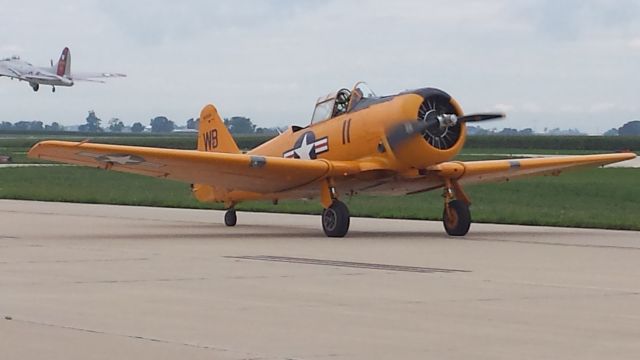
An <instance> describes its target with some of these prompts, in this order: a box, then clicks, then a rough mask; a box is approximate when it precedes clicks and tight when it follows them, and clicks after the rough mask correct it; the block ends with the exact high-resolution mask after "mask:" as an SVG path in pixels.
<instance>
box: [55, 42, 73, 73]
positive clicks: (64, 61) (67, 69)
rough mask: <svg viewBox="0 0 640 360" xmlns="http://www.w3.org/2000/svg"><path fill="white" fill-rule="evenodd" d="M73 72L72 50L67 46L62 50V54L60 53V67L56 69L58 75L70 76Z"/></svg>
mask: <svg viewBox="0 0 640 360" xmlns="http://www.w3.org/2000/svg"><path fill="white" fill-rule="evenodd" d="M70 74H71V51H69V48H68V47H66V48H64V50H62V54H60V59H59V60H58V67H57V69H56V75H58V76H65V77H69V75H70Z"/></svg>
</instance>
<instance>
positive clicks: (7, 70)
mask: <svg viewBox="0 0 640 360" xmlns="http://www.w3.org/2000/svg"><path fill="white" fill-rule="evenodd" d="M0 76H6V77H10V78H17V77H20V73H19V72H17V71H16V70H14V69H12V68H11V67H9V66H7V65H6V64H3V63H0Z"/></svg>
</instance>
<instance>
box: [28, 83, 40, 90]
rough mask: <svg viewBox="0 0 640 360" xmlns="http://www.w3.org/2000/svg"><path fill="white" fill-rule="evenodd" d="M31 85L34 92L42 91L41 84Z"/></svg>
mask: <svg viewBox="0 0 640 360" xmlns="http://www.w3.org/2000/svg"><path fill="white" fill-rule="evenodd" d="M30 85H31V88H32V89H33V91H38V90H39V89H40V84H38V83H31V84H30Z"/></svg>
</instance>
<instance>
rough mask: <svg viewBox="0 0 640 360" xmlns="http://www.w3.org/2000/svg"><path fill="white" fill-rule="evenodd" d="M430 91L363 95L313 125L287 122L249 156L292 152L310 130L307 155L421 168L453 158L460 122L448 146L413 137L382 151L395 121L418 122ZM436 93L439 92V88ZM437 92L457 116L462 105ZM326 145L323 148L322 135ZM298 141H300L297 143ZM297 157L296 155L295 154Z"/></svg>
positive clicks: (463, 135) (460, 142)
mask: <svg viewBox="0 0 640 360" xmlns="http://www.w3.org/2000/svg"><path fill="white" fill-rule="evenodd" d="M435 91H438V90H435V89H421V90H417V91H413V92H406V93H401V94H398V95H393V96H387V97H380V98H376V99H367V100H363V101H368V104H367V103H365V104H364V106H362V107H355V108H354V109H353V110H352V111H349V112H346V113H344V114H341V115H338V116H336V117H333V118H331V119H328V120H326V121H322V122H319V123H312V124H310V125H308V126H306V127H296V126H292V127H289V129H288V130H287V131H286V132H284V133H283V134H281V135H279V136H277V137H275V138H273V139H272V140H270V141H268V142H266V143H264V144H262V145H260V146H258V147H256V148H254V149H252V150H251V151H249V153H250V154H256V155H268V156H285V155H286V154H287V153H289V152H291V151H292V150H295V148H296V146H300V145H305V142H304V140H305V139H304V137H305V136H306V137H307V142H309V139H308V138H309V137H311V134H313V139H314V140H315V141H316V142H319V143H317V144H316V147H319V146H321V150H322V151H316V154H315V156H313V154H312V155H311V156H310V157H311V158H314V159H315V158H317V159H328V160H361V161H366V160H367V159H372V160H373V159H375V160H376V161H382V162H394V164H393V165H395V166H394V168H399V169H405V170H410V169H423V168H426V167H428V166H430V165H434V164H437V163H440V162H443V161H447V160H450V159H452V158H453V157H455V156H456V155H457V154H458V152H459V151H460V150H461V149H462V146H463V145H464V141H465V139H466V131H465V128H464V126H465V125H464V124H460V126H461V129H460V130H461V132H460V135H459V137H458V138H457V139H455V143H453V144H451V146H449V147H447V148H442V149H440V148H437V147H436V146H434V145H431V144H430V143H429V142H428V141H427V140H426V139H425V137H420V136H416V137H415V138H414V139H411V140H410V141H408V142H407V143H406V144H405V145H404V146H403V147H402V148H401V149H399V150H397V151H396V153H395V154H394V155H395V156H393V155H391V153H390V151H388V149H386V146H387V145H386V144H385V137H386V135H387V131H388V129H389V128H391V127H393V126H394V125H396V124H399V123H402V122H405V121H408V120H419V115H418V114H419V112H420V106H421V105H422V104H423V103H424V102H425V101H429V97H430V96H432V95H433V94H434V92H435ZM438 92H439V91H438ZM438 95H440V96H447V97H448V101H449V103H450V104H451V106H452V107H453V108H454V111H455V112H456V114H457V115H462V109H461V108H460V106H459V105H458V104H457V102H456V101H455V100H454V99H453V98H451V97H449V96H448V95H446V94H445V93H443V92H439V93H438ZM325 138H326V143H327V146H326V147H325V146H324V140H322V141H319V140H320V139H325ZM301 140H303V141H301ZM298 156H299V155H298Z"/></svg>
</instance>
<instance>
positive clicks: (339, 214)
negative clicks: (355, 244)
mask: <svg viewBox="0 0 640 360" xmlns="http://www.w3.org/2000/svg"><path fill="white" fill-rule="evenodd" d="M349 222H350V216H349V209H348V208H347V205H345V204H344V203H343V202H341V201H338V200H334V202H333V204H331V206H329V207H328V208H326V209H324V210H323V211H322V230H324V233H325V235H327V236H328V237H344V236H345V235H346V234H347V232H348V231H349Z"/></svg>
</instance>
